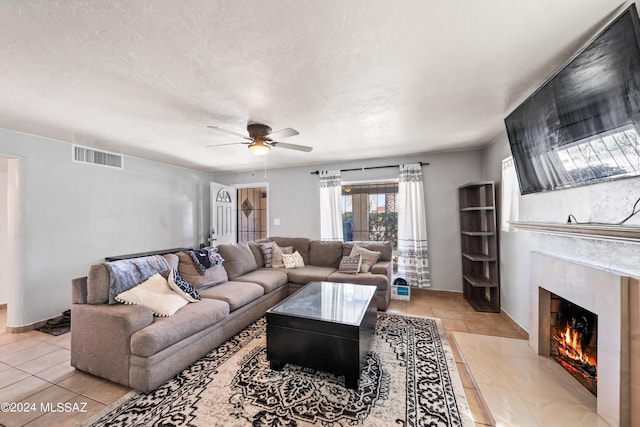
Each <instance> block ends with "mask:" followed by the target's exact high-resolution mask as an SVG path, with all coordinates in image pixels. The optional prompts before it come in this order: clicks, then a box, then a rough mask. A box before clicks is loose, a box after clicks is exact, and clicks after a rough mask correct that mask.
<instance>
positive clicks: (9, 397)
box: [0, 376, 51, 402]
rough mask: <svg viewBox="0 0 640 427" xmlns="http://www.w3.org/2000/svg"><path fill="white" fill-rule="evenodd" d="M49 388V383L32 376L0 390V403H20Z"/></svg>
mask: <svg viewBox="0 0 640 427" xmlns="http://www.w3.org/2000/svg"><path fill="white" fill-rule="evenodd" d="M48 387H51V383H50V382H48V381H45V380H43V379H40V378H36V377H34V376H29V377H27V378H25V379H23V380H20V381H18V382H15V383H13V384H11V385H9V386H7V387H4V388H2V389H0V402H21V401H22V400H24V399H25V398H27V397H29V396H31V395H34V394H36V393H39V392H41V391H42V390H44V389H46V388H48Z"/></svg>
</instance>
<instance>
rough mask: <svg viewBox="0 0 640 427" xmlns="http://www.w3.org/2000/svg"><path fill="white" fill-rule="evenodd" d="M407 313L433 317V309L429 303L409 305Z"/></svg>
mask: <svg viewBox="0 0 640 427" xmlns="http://www.w3.org/2000/svg"><path fill="white" fill-rule="evenodd" d="M407 314H408V315H409V316H422V317H433V311H431V307H430V306H428V305H423V306H413V305H410V306H408V307H407Z"/></svg>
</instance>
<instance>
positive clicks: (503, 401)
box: [453, 332, 609, 427]
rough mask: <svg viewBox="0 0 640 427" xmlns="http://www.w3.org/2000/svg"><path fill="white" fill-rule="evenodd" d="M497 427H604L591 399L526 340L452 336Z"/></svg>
mask: <svg viewBox="0 0 640 427" xmlns="http://www.w3.org/2000/svg"><path fill="white" fill-rule="evenodd" d="M453 337H454V339H455V342H456V345H457V347H458V349H459V350H460V353H461V354H462V355H463V357H464V361H465V363H466V364H467V366H468V367H469V368H470V370H471V372H473V379H474V380H475V383H476V384H477V386H478V389H479V391H480V393H481V395H482V397H483V399H484V401H485V402H486V404H487V406H488V408H489V411H490V412H491V415H492V416H493V418H494V420H495V422H496V425H497V426H518V427H555V426H557V427H565V426H581V427H601V426H602V427H604V426H608V425H609V424H607V423H606V422H605V420H604V419H602V418H601V417H600V416H598V414H597V412H596V398H595V397H594V396H593V395H592V394H591V393H590V392H589V391H587V389H586V388H584V387H583V386H582V385H581V384H580V383H579V382H578V381H577V380H575V379H574V378H573V377H572V376H571V375H570V374H569V373H567V372H566V371H565V370H564V369H563V368H562V367H561V366H560V365H559V364H558V363H556V362H555V361H553V360H552V359H550V358H548V357H541V356H538V355H537V354H536V353H534V351H533V350H531V348H529V346H528V342H527V341H525V340H519V339H512V338H504V337H495V336H485V335H476V334H470V333H464V332H454V333H453Z"/></svg>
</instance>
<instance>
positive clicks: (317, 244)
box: [309, 240, 348, 268]
mask: <svg viewBox="0 0 640 427" xmlns="http://www.w3.org/2000/svg"><path fill="white" fill-rule="evenodd" d="M342 246H343V245H342V242H336V241H324V240H312V241H311V242H310V244H309V264H311V265H317V266H320V267H334V268H338V266H339V265H340V260H341V259H342V257H343V256H344V254H343V253H342ZM347 255H348V254H347Z"/></svg>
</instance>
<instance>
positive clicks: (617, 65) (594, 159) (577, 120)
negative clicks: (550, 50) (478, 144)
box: [505, 4, 640, 194]
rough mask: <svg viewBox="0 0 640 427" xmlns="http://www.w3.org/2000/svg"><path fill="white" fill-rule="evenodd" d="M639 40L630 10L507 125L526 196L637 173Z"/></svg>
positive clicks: (639, 155)
mask: <svg viewBox="0 0 640 427" xmlns="http://www.w3.org/2000/svg"><path fill="white" fill-rule="evenodd" d="M639 40H640V24H639V21H638V13H637V11H636V7H635V4H632V5H631V6H630V7H629V8H627V9H626V10H625V11H624V12H623V13H622V14H621V15H620V16H618V18H616V20H615V21H613V23H611V24H610V25H609V26H607V27H606V28H605V29H604V30H603V31H602V32H601V33H600V34H599V35H598V36H597V37H596V38H595V39H593V41H591V42H590V43H589V44H588V45H587V46H586V47H585V48H584V49H583V50H581V51H580V52H579V53H578V54H577V55H575V56H574V57H573V58H572V59H571V60H570V61H569V62H568V63H567V64H566V65H565V66H564V67H563V68H561V69H560V70H559V71H558V72H556V74H554V75H553V76H552V77H551V78H550V79H549V80H547V82H546V83H545V84H544V85H543V86H541V87H540V88H539V89H538V90H537V91H536V92H535V93H533V94H532V95H531V96H530V97H529V98H527V99H526V100H525V101H524V102H523V103H522V104H521V105H520V106H518V107H517V108H516V109H515V110H514V111H513V112H512V113H511V114H510V115H509V116H508V117H507V118H506V119H505V125H506V128H507V134H508V137H509V144H510V145H511V152H512V154H513V159H514V163H515V166H516V171H517V174H518V180H519V182H520V191H521V193H522V194H528V193H535V192H539V191H549V190H556V189H561V188H568V187H575V186H579V185H586V184H593V183H597V182H602V181H606V180H612V179H618V178H626V177H631V176H637V175H640V133H639V124H640V43H639Z"/></svg>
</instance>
